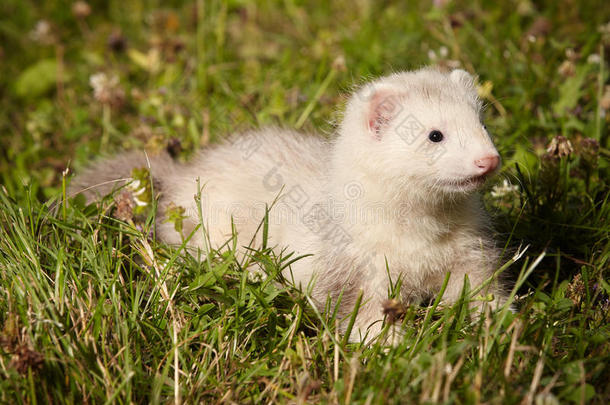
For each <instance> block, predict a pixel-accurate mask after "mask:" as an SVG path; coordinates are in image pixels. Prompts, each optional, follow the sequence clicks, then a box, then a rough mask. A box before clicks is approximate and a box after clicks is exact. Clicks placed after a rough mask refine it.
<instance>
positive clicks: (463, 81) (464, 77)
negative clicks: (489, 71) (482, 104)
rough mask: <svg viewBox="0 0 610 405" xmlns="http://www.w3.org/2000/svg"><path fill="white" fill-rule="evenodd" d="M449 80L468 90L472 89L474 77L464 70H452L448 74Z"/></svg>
mask: <svg viewBox="0 0 610 405" xmlns="http://www.w3.org/2000/svg"><path fill="white" fill-rule="evenodd" d="M449 80H451V81H452V82H454V83H456V84H459V85H460V86H463V87H465V88H466V89H468V90H473V89H474V77H473V76H472V75H471V74H470V73H468V72H467V71H465V70H462V69H455V70H452V71H451V73H449Z"/></svg>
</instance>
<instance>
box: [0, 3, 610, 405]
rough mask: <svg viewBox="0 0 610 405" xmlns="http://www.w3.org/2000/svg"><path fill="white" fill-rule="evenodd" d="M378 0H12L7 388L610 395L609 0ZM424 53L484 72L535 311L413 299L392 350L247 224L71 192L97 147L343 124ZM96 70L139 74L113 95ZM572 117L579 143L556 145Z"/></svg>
mask: <svg viewBox="0 0 610 405" xmlns="http://www.w3.org/2000/svg"><path fill="white" fill-rule="evenodd" d="M379 3H382V2H373V1H367V0H362V1H356V2H354V1H336V2H332V3H330V2H323V1H308V2H298V1H289V0H287V1H271V0H270V1H264V2H263V1H261V2H258V3H250V2H242V1H227V2H222V1H214V0H212V1H208V0H197V1H189V2H187V1H184V2H183V1H177V0H175V1H168V2H161V1H142V0H134V1H123V2H120V1H116V0H111V1H101V0H100V1H91V2H90V3H89V4H90V6H91V13H90V15H88V16H81V17H75V15H74V14H73V11H72V2H70V1H61V0H55V1H45V2H38V1H33V0H4V1H2V2H1V3H0V69H1V70H0V71H1V72H2V74H1V75H0V183H1V185H2V189H1V191H0V402H2V403H49V402H53V403H58V402H59V403H64V402H65V403H82V402H87V403H106V402H108V403H114V402H116V403H132V402H133V403H148V402H154V403H157V402H164V403H168V402H169V403H171V402H175V401H178V400H180V401H182V402H184V403H197V402H202V403H216V402H233V403H250V402H252V403H259V402H264V403H268V402H280V403H282V402H284V403H288V402H290V403H294V402H296V403H303V402H312V403H317V402H331V403H336V402H338V403H424V402H428V403H497V404H500V403H502V404H505V403H508V404H511V403H536V404H540V403H544V404H553V403H599V404H602V403H603V404H605V403H608V402H610V384H609V383H608V382H609V381H610V371H609V367H608V364H609V363H610V344H609V342H610V325H609V319H608V318H609V310H610V303H609V301H608V295H609V294H610V284H609V283H610V280H609V270H608V269H609V267H610V242H609V237H608V236H609V233H610V223H609V218H610V202H609V201H608V199H609V197H610V188H609V183H610V166H609V162H608V160H609V157H610V151H609V142H608V122H609V120H610V119H609V117H610V115H609V114H608V108H609V107H610V91H609V90H608V89H607V88H606V87H605V86H607V85H608V71H609V69H608V60H609V58H608V55H609V54H610V27H609V26H606V27H605V28H603V27H602V26H603V25H604V24H607V23H608V22H609V21H610V8H609V7H608V6H607V5H606V4H605V2H604V1H588V2H573V1H569V0H560V1H555V2H551V1H548V2H546V1H545V2H536V4H534V3H532V2H530V1H527V0H523V1H511V2H498V3H492V2H482V1H475V2H466V1H454V2H451V3H450V4H449V5H448V6H446V7H444V8H434V7H433V5H432V2H431V1H417V2H409V3H411V4H409V5H406V4H403V2H383V3H387V4H379ZM41 20H45V21H47V22H48V23H49V25H48V27H49V30H48V31H46V32H45V31H44V30H41V29H40V27H42V28H44V24H43V25H40V24H39V25H38V27H39V29H38V31H37V32H34V31H35V30H36V25H37V23H38V22H39V21H41ZM110 37H112V40H110ZM595 55H597V56H595ZM340 58H343V59H344V61H345V66H344V67H343V66H341V64H340V63H338V61H339V59H340ZM424 64H440V65H443V66H456V65H458V64H459V66H461V67H463V68H466V69H468V70H471V71H473V72H476V73H477V74H478V75H479V83H480V85H481V92H482V95H483V97H484V98H485V101H486V102H487V103H488V107H487V109H486V110H485V122H486V124H487V127H488V128H489V129H490V131H491V132H492V134H493V136H494V140H495V142H496V144H497V146H498V149H499V150H500V152H501V154H502V156H503V160H504V166H503V169H502V172H501V175H500V176H498V177H497V179H496V180H495V184H491V185H490V187H491V186H494V185H496V186H499V185H501V184H502V181H503V180H504V179H507V180H508V181H510V182H511V183H512V184H514V185H517V186H518V187H517V189H516V190H512V191H508V192H507V193H505V194H504V195H501V196H498V195H497V193H494V194H493V195H492V193H491V190H490V189H488V190H486V192H485V202H486V205H487V207H488V209H489V211H490V212H491V213H492V214H493V216H494V220H495V224H496V230H497V240H498V242H499V243H500V244H501V245H505V246H506V254H505V257H504V258H503V263H505V262H508V263H509V266H508V268H507V270H506V273H507V274H508V275H509V277H511V278H512V280H513V281H515V282H517V287H516V288H515V291H514V292H515V293H516V294H517V297H516V306H517V312H516V313H515V314H513V313H510V312H499V313H495V314H488V315H487V316H485V317H483V318H482V319H480V320H478V321H477V320H475V321H470V320H469V316H468V314H467V312H468V311H467V305H466V304H465V302H460V303H458V304H456V305H455V306H453V307H451V308H440V307H434V306H432V307H428V308H426V307H409V308H406V313H405V315H404V320H403V322H402V328H403V330H404V332H405V337H404V339H403V340H402V341H401V343H400V344H399V345H398V346H397V347H394V348H387V347H385V346H383V345H382V344H373V345H370V346H368V347H365V346H361V345H358V344H347V343H345V342H344V341H343V339H342V338H341V336H339V335H337V333H336V331H335V322H336V319H335V318H334V317H333V312H332V308H331V309H330V310H329V311H327V312H325V313H319V312H317V311H315V310H314V309H313V308H312V306H311V305H310V304H309V300H308V297H307V294H304V293H302V292H299V291H296V290H294V289H291V288H290V287H288V286H287V285H286V284H285V283H282V282H281V281H282V280H281V277H280V276H279V271H280V270H281V269H282V268H283V267H284V266H286V265H287V264H288V263H289V262H290V260H293V259H294V257H293V256H291V255H290V254H289V252H273V251H272V250H270V249H261V250H260V251H257V252H253V254H252V257H251V258H250V259H249V260H250V261H254V262H256V263H258V265H260V266H261V268H263V269H264V271H265V273H266V274H267V278H265V279H264V280H262V279H261V280H249V279H248V278H247V277H246V275H245V274H246V273H245V272H244V271H242V269H243V267H244V266H246V265H247V264H248V263H243V262H242V261H240V260H238V258H237V257H236V254H235V246H233V244H232V243H231V241H229V243H228V244H227V246H225V247H224V248H223V249H221V250H220V251H215V252H212V253H210V254H209V255H207V256H205V255H203V254H202V253H200V252H194V251H185V250H184V249H181V248H180V247H168V246H164V245H162V244H160V243H158V242H156V241H155V240H154V237H152V234H151V233H150V232H151V231H152V227H151V226H150V224H151V223H152V220H153V218H152V217H147V218H142V219H141V221H139V224H138V227H137V228H135V227H134V226H132V225H133V224H132V225H130V224H127V223H124V222H121V221H118V220H116V219H113V217H112V215H111V214H112V210H113V200H112V198H109V199H107V200H105V201H104V202H103V203H101V204H100V205H99V206H95V205H94V206H89V207H85V206H84V205H83V204H82V202H80V201H78V200H73V199H67V198H65V197H64V195H65V185H66V183H67V182H69V177H70V176H71V174H68V175H67V176H64V171H65V169H66V168H68V167H69V168H70V172H73V171H78V170H79V169H81V168H83V167H84V166H86V165H87V163H88V162H89V161H90V159H92V158H93V157H95V156H98V155H99V154H110V153H113V152H116V151H118V150H121V149H130V148H143V147H147V148H150V149H160V148H165V147H166V146H167V145H168V144H169V145H171V150H172V151H173V153H174V154H175V155H176V157H177V158H178V159H182V160H186V159H188V157H189V156H190V154H191V153H192V152H193V151H194V150H196V149H197V148H199V147H200V146H205V145H207V144H208V143H213V142H216V141H217V140H218V139H221V138H223V137H224V136H225V135H227V134H228V133H231V132H234V131H239V130H242V129H245V128H250V127H257V126H264V125H282V126H285V127H289V128H291V127H302V128H303V129H304V130H312V131H313V130H315V131H319V132H322V133H330V132H332V130H333V125H334V123H335V122H336V121H337V119H338V117H339V116H340V111H341V108H342V104H343V103H344V101H345V97H344V96H345V94H346V93H347V92H348V91H349V90H350V88H351V87H352V86H353V85H354V84H358V83H360V82H362V80H364V79H366V78H369V77H374V76H377V75H382V74H385V73H388V72H390V71H392V70H401V69H412V68H417V67H419V66H421V65H424ZM100 72H103V73H105V74H106V76H107V77H113V76H116V77H117V78H118V84H117V85H116V87H114V88H111V90H112V93H111V94H110V96H111V97H109V98H106V99H105V101H104V100H102V101H100V98H103V97H100V96H99V95H98V97H97V98H96V97H94V94H93V90H92V87H91V86H90V78H91V76H92V75H94V74H96V73H100ZM557 135H561V136H564V137H566V138H567V139H569V140H570V141H571V143H572V145H573V147H574V150H573V151H572V152H571V153H569V155H568V156H562V157H557V156H555V155H554V154H553V153H550V152H547V151H546V150H545V148H546V146H547V145H548V144H549V143H550V141H551V140H552V139H553V138H554V137H555V136H557ZM596 145H597V146H596ZM496 191H497V188H496ZM54 204H55V205H54ZM51 206H54V208H51ZM138 229H139V230H138ZM526 247H527V249H526ZM516 252H520V253H522V255H521V256H520V257H519V258H518V260H516V261H515V262H514V263H513V262H512V260H509V259H510V258H511V257H513V255H515V253H516ZM276 281H277V282H276Z"/></svg>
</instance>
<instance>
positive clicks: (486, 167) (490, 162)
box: [474, 155, 500, 175]
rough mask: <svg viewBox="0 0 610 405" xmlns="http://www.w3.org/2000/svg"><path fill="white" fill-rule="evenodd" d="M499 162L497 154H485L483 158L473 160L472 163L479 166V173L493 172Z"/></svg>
mask: <svg viewBox="0 0 610 405" xmlns="http://www.w3.org/2000/svg"><path fill="white" fill-rule="evenodd" d="M499 163H500V157H499V156H498V155H491V156H485V157H484V158H481V159H477V160H475V161H474V164H475V165H476V166H477V167H478V168H479V172H480V174H481V175H483V174H487V173H491V172H493V171H494V170H496V168H497V167H498V164H499Z"/></svg>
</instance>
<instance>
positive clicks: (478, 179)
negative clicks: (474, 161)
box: [446, 175, 487, 192]
mask: <svg viewBox="0 0 610 405" xmlns="http://www.w3.org/2000/svg"><path fill="white" fill-rule="evenodd" d="M486 180H487V175H481V176H470V177H466V178H462V179H455V180H449V181H447V182H446V185H447V186H448V188H450V189H451V190H453V191H462V192H464V191H471V190H475V189H477V188H479V187H481V186H482V185H483V183H485V181H486Z"/></svg>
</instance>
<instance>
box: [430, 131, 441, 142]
mask: <svg viewBox="0 0 610 405" xmlns="http://www.w3.org/2000/svg"><path fill="white" fill-rule="evenodd" d="M443 138H444V136H443V133H442V132H441V131H437V130H434V131H432V132H430V133H429V134H428V139H430V140H431V141H432V142H440V141H442V140H443Z"/></svg>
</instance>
